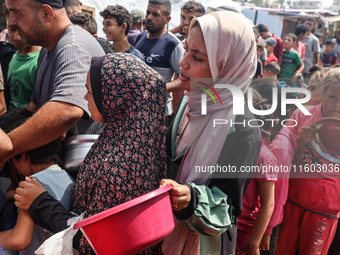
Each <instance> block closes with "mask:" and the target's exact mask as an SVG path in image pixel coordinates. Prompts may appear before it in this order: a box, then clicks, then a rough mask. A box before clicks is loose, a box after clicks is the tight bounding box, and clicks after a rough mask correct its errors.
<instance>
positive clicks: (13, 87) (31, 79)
mask: <svg viewBox="0 0 340 255" xmlns="http://www.w3.org/2000/svg"><path fill="white" fill-rule="evenodd" d="M4 13H5V16H6V20H8V17H9V11H8V9H7V8H6V6H4ZM7 23H8V22H7ZM7 28H8V35H9V38H10V39H11V41H12V42H13V45H14V46H15V47H16V48H17V49H18V51H17V52H16V53H15V54H14V55H13V57H12V60H11V62H10V63H9V66H8V76H7V82H8V87H9V90H10V100H9V102H6V104H7V109H8V110H11V109H16V108H26V107H27V106H28V104H29V102H30V101H31V96H32V93H33V88H34V84H35V75H36V71H37V66H38V57H39V53H40V49H41V47H40V46H33V45H30V44H27V43H22V42H21V36H20V35H19V32H18V31H17V30H16V27H15V26H8V25H7Z"/></svg>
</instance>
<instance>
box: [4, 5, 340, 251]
mask: <svg viewBox="0 0 340 255" xmlns="http://www.w3.org/2000/svg"><path fill="white" fill-rule="evenodd" d="M4 13H5V16H6V21H7V29H5V30H4V31H3V32H2V35H3V37H2V38H6V40H7V41H8V44H9V47H12V46H10V45H13V47H15V48H16V49H17V50H16V51H10V50H8V52H9V53H10V54H11V58H10V61H7V62H6V61H1V64H2V66H1V68H0V70H2V71H3V73H2V75H1V76H0V77H1V80H0V90H1V93H0V167H2V168H1V171H0V176H2V177H9V178H10V180H11V183H10V184H8V185H7V187H6V188H4V190H2V189H1V190H0V210H1V219H0V254H7V253H8V254H13V252H15V251H19V253H20V254H34V252H35V251H36V250H37V249H38V248H39V247H40V246H41V245H42V244H43V242H44V241H45V240H47V239H48V238H49V237H51V236H52V235H53V234H54V233H58V232H60V231H64V230H65V229H67V228H68V227H69V225H70V221H71V220H72V219H74V217H75V215H81V214H83V216H84V217H85V218H87V217H90V216H92V215H95V214H97V213H99V212H102V211H104V210H107V209H109V208H112V207H114V206H116V205H119V204H122V203H124V202H127V201H129V200H131V199H133V198H136V197H138V196H141V195H143V194H145V193H147V192H149V191H152V190H155V189H157V188H159V187H163V186H165V185H171V186H172V189H171V190H170V199H171V205H172V210H173V214H174V220H175V227H174V230H173V231H172V232H171V233H170V234H169V235H168V236H166V237H165V239H164V240H163V241H161V242H160V243H157V244H155V245H153V246H152V247H148V248H146V249H145V250H143V251H140V253H138V254H166V255H180V254H185V255H186V254H189V255H191V254H192V255H196V254H202V255H203V254H207V255H208V254H223V255H242V254H245V255H256V254H270V255H274V254H279V255H281V254H282V255H283V254H285V255H287V254H288V255H295V254H300V255H313V254H323V255H326V254H329V255H336V254H339V253H340V247H339V244H338V239H339V237H338V235H340V231H339V233H337V227H338V219H339V217H340V204H339V202H338V200H339V199H338V198H339V196H340V189H339V187H340V179H339V178H338V177H339V176H338V175H339V171H323V172H322V171H321V172H317V173H316V174H312V175H311V173H309V172H308V173H304V174H303V173H302V174H301V175H298V176H294V175H290V172H289V171H280V170H279V171H263V169H285V168H290V169H305V166H310V165H314V166H315V167H316V166H319V167H320V168H321V169H325V168H326V169H339V165H338V164H336V163H334V162H333V161H332V158H328V159H325V158H324V157H323V156H321V155H320V154H319V153H318V152H317V151H316V150H315V149H314V147H313V146H312V144H311V141H312V140H313V139H315V137H316V133H317V131H316V129H315V127H314V126H313V124H314V123H315V122H317V121H319V120H320V119H322V118H324V117H328V118H329V117H331V118H337V119H339V118H340V68H339V67H338V66H337V61H338V58H337V51H338V50H339V48H340V47H338V45H340V32H339V33H337V35H336V39H335V40H334V39H326V40H324V41H320V40H319V39H320V38H321V39H323V37H322V35H321V36H320V35H318V37H317V36H316V35H314V34H313V32H314V29H315V25H316V22H315V20H314V19H312V18H307V19H306V20H304V21H303V24H299V25H297V27H296V29H295V31H294V33H288V34H285V35H284V36H283V37H282V38H281V37H280V36H278V35H274V34H273V33H271V32H270V31H269V29H268V27H267V26H266V25H265V24H258V25H257V26H253V25H251V22H250V21H249V20H248V19H247V18H245V17H244V16H243V15H242V14H241V13H238V12H236V11H231V10H227V11H225V10H224V11H212V12H207V13H206V10H205V7H204V6H203V5H202V4H200V3H198V2H195V1H188V2H187V3H185V4H184V5H183V7H182V8H181V18H180V19H181V20H180V25H179V26H178V27H175V28H173V29H172V30H171V31H168V29H167V24H168V22H169V21H170V19H171V3H170V1H169V0H149V2H148V6H147V8H146V10H133V11H131V13H130V12H129V11H128V10H127V9H126V8H124V7H123V6H121V5H115V6H107V7H106V8H105V9H104V10H102V11H101V12H100V15H101V16H102V18H103V32H104V33H105V35H106V39H104V38H99V37H98V36H97V24H96V21H95V19H94V18H93V17H92V16H91V15H90V14H88V13H81V3H80V2H79V1H78V0H66V3H65V1H63V0H6V1H5V5H4ZM321 42H324V45H323V46H322V47H321V46H320V43H321ZM10 49H13V48H10ZM321 49H322V50H321ZM2 60H5V58H3V59H2ZM6 60H7V59H6ZM4 72H5V73H4ZM224 85H228V86H224ZM230 86H232V88H231V87H230ZM294 87H296V88H306V90H305V93H304V94H303V93H301V90H294V91H295V92H294V91H293V90H292V91H293V92H294V93H288V94H287V93H285V92H284V90H282V89H283V88H294ZM307 89H308V91H309V92H308V91H307ZM235 91H236V92H237V93H236V92H235ZM205 92H207V93H208V95H210V97H208V96H207V97H204V96H206V94H205ZM236 95H237V96H240V95H241V96H242V99H244V101H245V102H244V104H243V102H242V101H240V102H241V104H239V102H238V103H237V102H235V100H236ZM285 96H287V97H289V99H290V102H293V101H294V100H301V101H303V102H304V105H300V107H299V106H298V105H292V104H288V105H287V106H286V107H285V108H283V105H285V102H284V100H285V99H286V98H285ZM216 97H218V100H215V99H216ZM237 100H240V98H239V97H238V98H237ZM203 102H204V103H205V104H206V105H205V107H206V109H205V112H204V111H203V110H202V109H203ZM237 105H238V106H239V105H241V106H244V109H243V111H242V114H240V113H237V114H235V112H236V111H237V110H240V109H236V108H237V107H236V106H237ZM296 106H298V108H296ZM302 107H303V108H305V110H306V111H308V112H309V113H310V115H306V114H305V112H304V111H303V109H302ZM90 119H91V120H90ZM216 120H219V121H217V122H216ZM222 122H223V124H221V123H222ZM216 123H219V124H216ZM250 123H252V124H250ZM254 123H257V125H255V124H254ZM85 133H86V134H99V137H98V139H97V140H96V142H95V143H94V144H93V145H92V147H91V149H90V151H89V152H88V154H87V155H86V157H85V159H84V161H83V163H82V165H81V167H80V169H79V172H78V173H77V174H76V176H71V175H70V174H69V173H68V172H67V169H63V164H62V163H63V152H64V150H63V144H62V142H63V140H64V139H65V137H71V136H74V135H76V134H85ZM333 156H334V155H333ZM339 156H340V155H335V156H334V157H339ZM215 166H222V167H223V166H229V167H230V166H231V167H232V169H236V171H234V172H231V171H230V172H226V171H220V172H219V171H213V172H211V171H198V170H197V169H198V168H199V169H204V168H205V169H212V167H215ZM245 168H250V169H257V170H258V171H245V172H242V171H240V170H241V169H245ZM18 208H19V210H18ZM117 245H119V244H117ZM72 246H73V248H74V249H75V250H77V252H78V253H79V254H94V251H93V248H92V247H91V245H90V242H89V241H88V240H87V239H86V237H85V236H84V235H83V234H82V233H81V231H80V230H79V231H78V232H77V233H76V234H75V235H74V237H73V242H72ZM70 248H72V247H70ZM14 254H15V253H14Z"/></svg>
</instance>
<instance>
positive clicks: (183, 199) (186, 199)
mask: <svg viewBox="0 0 340 255" xmlns="http://www.w3.org/2000/svg"><path fill="white" fill-rule="evenodd" d="M166 185H171V186H172V190H170V199H171V205H172V210H174V211H180V210H182V209H184V208H186V207H187V206H188V204H189V203H190V199H191V195H190V189H189V188H188V186H186V185H182V184H179V183H178V182H176V181H173V180H170V179H163V180H161V183H160V186H159V187H160V188H161V187H164V186H166Z"/></svg>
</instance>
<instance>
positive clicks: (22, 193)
mask: <svg viewBox="0 0 340 255" xmlns="http://www.w3.org/2000/svg"><path fill="white" fill-rule="evenodd" d="M14 198H15V200H16V201H15V202H14V203H15V205H16V206H17V207H19V208H21V209H24V210H28V212H29V213H30V215H31V217H32V218H33V220H34V222H35V223H36V224H38V225H39V226H41V227H43V228H45V229H47V230H49V231H51V232H53V233H57V232H60V231H62V230H64V229H66V228H67V227H68V225H67V221H68V220H69V219H70V218H73V217H74V216H75V214H73V213H72V212H70V211H68V210H67V209H66V208H65V207H64V206H63V205H62V204H61V203H60V202H59V201H57V200H56V199H54V198H53V197H52V196H51V195H50V194H49V193H48V192H47V191H46V189H45V188H44V187H43V186H42V185H41V184H40V183H39V182H38V181H36V180H33V179H30V178H26V181H22V182H20V183H19V187H18V188H17V189H16V194H15V195H14Z"/></svg>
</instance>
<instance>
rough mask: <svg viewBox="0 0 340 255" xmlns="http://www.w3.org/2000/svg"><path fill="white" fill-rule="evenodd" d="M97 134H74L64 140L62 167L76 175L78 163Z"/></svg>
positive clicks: (81, 161) (81, 160)
mask: <svg viewBox="0 0 340 255" xmlns="http://www.w3.org/2000/svg"><path fill="white" fill-rule="evenodd" d="M98 136H99V135H76V136H72V137H69V138H67V139H65V141H64V149H65V153H64V169H65V170H66V171H68V172H69V173H70V174H71V175H73V176H76V175H77V173H78V171H79V168H80V165H81V164H82V163H83V161H84V158H85V156H86V155H87V153H88V152H89V150H90V148H91V146H92V145H93V144H94V142H95V141H96V140H97V138H98Z"/></svg>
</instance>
